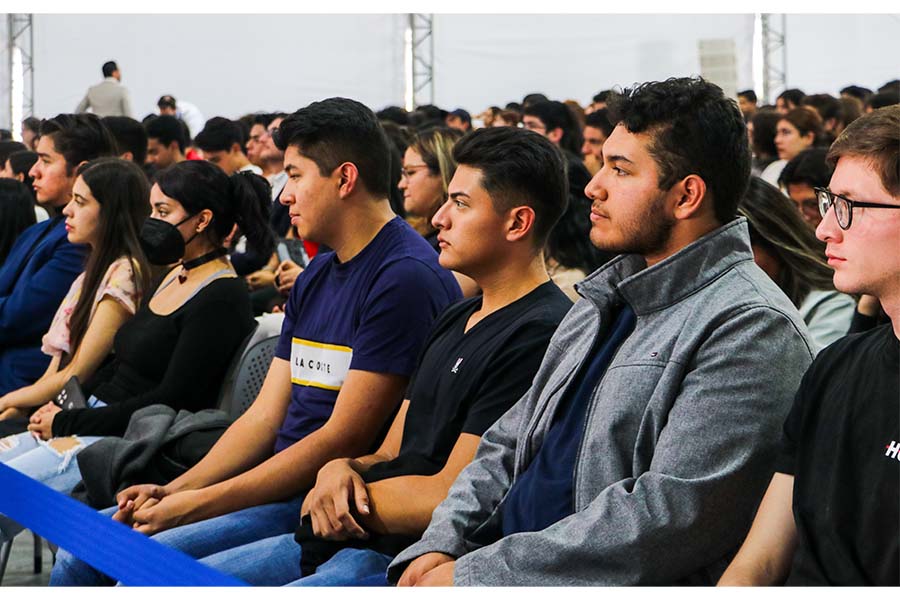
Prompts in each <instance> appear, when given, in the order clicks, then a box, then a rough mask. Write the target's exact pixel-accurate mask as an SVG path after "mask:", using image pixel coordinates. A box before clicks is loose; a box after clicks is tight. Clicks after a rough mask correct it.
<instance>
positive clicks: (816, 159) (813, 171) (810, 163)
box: [778, 148, 832, 229]
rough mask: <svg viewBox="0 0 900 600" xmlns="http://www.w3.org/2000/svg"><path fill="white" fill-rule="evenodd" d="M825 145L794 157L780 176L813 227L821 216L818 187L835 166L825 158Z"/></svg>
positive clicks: (827, 179) (829, 177) (788, 192)
mask: <svg viewBox="0 0 900 600" xmlns="http://www.w3.org/2000/svg"><path fill="white" fill-rule="evenodd" d="M827 154H828V150H827V149H826V148H809V149H807V150H804V151H803V152H801V153H800V154H798V155H797V156H795V157H794V158H792V159H791V160H790V161H788V163H787V164H786V165H785V166H784V169H783V170H782V171H781V175H780V176H779V177H778V187H780V188H781V190H782V191H783V192H784V193H785V194H787V197H788V198H790V199H791V200H793V201H794V204H795V205H796V206H797V210H798V211H799V212H800V216H802V217H803V220H804V221H806V222H807V223H808V224H809V225H810V226H811V228H812V229H815V228H816V226H818V224H819V222H820V221H821V220H822V214H821V212H820V211H819V199H818V197H817V196H816V189H815V188H817V187H827V186H828V182H829V181H830V180H831V174H832V169H831V167H830V166H829V165H828V163H827V162H826V161H825V156H826V155H827Z"/></svg>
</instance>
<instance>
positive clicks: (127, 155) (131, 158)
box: [119, 150, 134, 162]
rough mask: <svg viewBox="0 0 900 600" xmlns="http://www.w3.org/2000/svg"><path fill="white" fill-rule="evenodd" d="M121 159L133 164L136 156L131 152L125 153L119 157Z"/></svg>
mask: <svg viewBox="0 0 900 600" xmlns="http://www.w3.org/2000/svg"><path fill="white" fill-rule="evenodd" d="M119 158H121V159H123V160H127V161H128V162H132V161H134V154H132V153H131V150H129V151H128V152H124V153H123V154H121V155H119Z"/></svg>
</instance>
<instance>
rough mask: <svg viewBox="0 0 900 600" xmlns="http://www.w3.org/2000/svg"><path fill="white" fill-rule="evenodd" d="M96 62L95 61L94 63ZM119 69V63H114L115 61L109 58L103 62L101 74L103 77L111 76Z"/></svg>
mask: <svg viewBox="0 0 900 600" xmlns="http://www.w3.org/2000/svg"><path fill="white" fill-rule="evenodd" d="M94 64H96V63H94ZM118 70H119V65H117V64H116V61H114V60H109V61H106V62H105V63H103V76H104V77H112V74H113V73H115V72H116V71H118Z"/></svg>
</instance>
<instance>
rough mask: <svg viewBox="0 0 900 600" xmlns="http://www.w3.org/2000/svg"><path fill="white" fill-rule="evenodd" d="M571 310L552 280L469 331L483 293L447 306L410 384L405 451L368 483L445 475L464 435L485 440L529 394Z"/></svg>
mask: <svg viewBox="0 0 900 600" xmlns="http://www.w3.org/2000/svg"><path fill="white" fill-rule="evenodd" d="M571 306H572V303H571V301H570V300H569V299H568V298H567V297H566V295H565V294H564V293H563V292H562V291H561V290H560V289H559V288H558V287H556V284H554V283H553V282H551V281H548V282H547V283H545V284H543V285H540V286H538V287H537V288H535V289H534V290H533V291H531V292H530V293H528V294H526V295H525V296H523V297H522V298H519V299H518V300H516V301H515V302H513V303H512V304H510V305H508V306H505V307H504V308H501V309H500V310H498V311H496V312H493V313H491V314H490V315H488V316H487V317H485V318H484V319H482V320H481V321H479V322H478V323H476V324H475V326H474V327H472V328H471V329H470V330H469V331H468V332H465V328H466V323H467V322H468V320H469V317H471V316H472V314H473V313H474V312H475V311H477V310H478V309H480V308H481V296H476V297H475V298H470V299H468V300H463V301H462V302H459V303H457V304H455V305H454V306H451V307H450V308H449V309H447V310H446V311H445V312H444V314H443V315H441V317H440V319H439V320H438V322H437V323H436V325H435V326H434V328H433V329H432V332H431V337H430V339H429V340H428V342H427V343H426V345H425V350H424V351H423V353H422V356H421V357H420V359H419V365H418V367H417V368H416V371H415V373H414V374H413V377H412V379H411V380H410V384H409V388H408V392H407V398H409V409H408V411H407V413H406V422H405V423H404V426H403V441H402V442H401V444H400V453H399V455H398V456H397V458H395V459H394V460H391V461H387V462H383V463H378V464H375V465H373V466H372V467H371V468H370V469H369V470H368V471H367V472H366V473H364V474H363V479H364V480H365V481H366V482H367V483H370V482H373V481H378V480H380V479H387V478H388V477H400V476H402V475H425V476H428V475H434V474H435V473H437V472H439V471H440V470H441V469H442V468H443V467H444V465H445V464H446V463H447V458H449V456H450V452H451V450H453V446H454V444H455V443H456V440H457V439H458V438H459V436H460V434H461V433H470V434H472V435H477V436H481V435H482V434H483V433H484V432H485V431H487V429H488V428H489V427H490V426H491V425H493V424H494V422H495V421H496V420H497V419H499V418H500V417H501V416H502V415H503V413H505V412H506V411H507V410H508V409H509V408H510V407H511V406H512V405H513V404H514V403H515V402H516V401H517V400H518V399H519V398H521V397H522V395H523V394H524V393H525V392H526V391H528V388H529V386H531V381H532V379H534V374H535V373H537V370H538V367H539V366H540V364H541V359H542V358H543V357H544V352H545V351H546V349H547V344H548V343H549V342H550V336H552V335H553V332H554V331H556V327H557V326H558V325H559V323H560V321H562V319H563V317H564V316H565V315H566V312H568V310H569V308H571Z"/></svg>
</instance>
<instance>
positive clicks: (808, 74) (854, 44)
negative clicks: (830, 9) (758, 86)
mask: <svg viewBox="0 0 900 600" xmlns="http://www.w3.org/2000/svg"><path fill="white" fill-rule="evenodd" d="M785 28H786V30H787V39H788V44H787V73H788V76H787V83H788V87H792V88H793V87H796V88H800V89H801V90H803V91H804V92H806V93H807V94H814V93H829V94H833V95H835V96H836V95H837V94H838V92H839V91H840V89H841V88H843V87H845V86H848V85H850V84H856V85H861V86H864V87H867V88H870V89H872V90H876V89H878V88H879V87H881V86H882V85H883V84H884V83H885V82H887V81H889V80H891V79H897V77H900V15H896V14H893V15H788V16H787V23H786V26H785Z"/></svg>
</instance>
